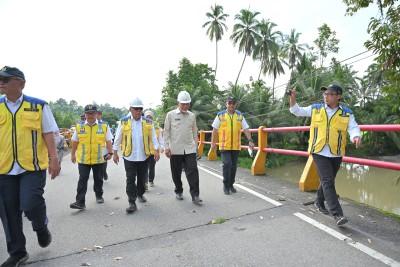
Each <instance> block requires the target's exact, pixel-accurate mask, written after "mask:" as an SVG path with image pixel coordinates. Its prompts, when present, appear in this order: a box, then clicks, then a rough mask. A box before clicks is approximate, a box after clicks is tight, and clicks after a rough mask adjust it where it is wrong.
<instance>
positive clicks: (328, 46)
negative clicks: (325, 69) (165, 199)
mask: <svg viewBox="0 0 400 267" xmlns="http://www.w3.org/2000/svg"><path fill="white" fill-rule="evenodd" d="M314 44H315V45H316V46H317V48H318V52H319V63H320V66H321V67H322V66H323V64H324V60H325V59H326V57H327V56H328V54H329V53H337V52H338V51H339V39H336V32H335V31H332V30H331V28H330V27H329V26H328V25H327V24H326V23H324V24H323V25H322V26H321V27H319V28H318V38H317V39H315V40H314Z"/></svg>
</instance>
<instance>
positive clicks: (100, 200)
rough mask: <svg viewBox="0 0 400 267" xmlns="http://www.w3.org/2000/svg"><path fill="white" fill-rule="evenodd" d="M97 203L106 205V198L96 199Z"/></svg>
mask: <svg viewBox="0 0 400 267" xmlns="http://www.w3.org/2000/svg"><path fill="white" fill-rule="evenodd" d="M96 202H97V203H99V204H101V203H104V198H102V197H96Z"/></svg>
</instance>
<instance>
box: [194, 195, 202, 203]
mask: <svg viewBox="0 0 400 267" xmlns="http://www.w3.org/2000/svg"><path fill="white" fill-rule="evenodd" d="M192 202H193V203H200V202H203V200H201V198H199V197H198V196H195V197H193V198H192Z"/></svg>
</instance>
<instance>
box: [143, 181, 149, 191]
mask: <svg viewBox="0 0 400 267" xmlns="http://www.w3.org/2000/svg"><path fill="white" fill-rule="evenodd" d="M144 190H146V191H149V184H148V183H145V184H144Z"/></svg>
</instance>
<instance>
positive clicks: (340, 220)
mask: <svg viewBox="0 0 400 267" xmlns="http://www.w3.org/2000/svg"><path fill="white" fill-rule="evenodd" d="M335 221H336V224H337V226H343V225H345V224H346V223H348V222H349V220H347V218H346V217H344V216H340V215H339V216H335Z"/></svg>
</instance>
